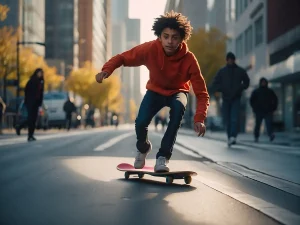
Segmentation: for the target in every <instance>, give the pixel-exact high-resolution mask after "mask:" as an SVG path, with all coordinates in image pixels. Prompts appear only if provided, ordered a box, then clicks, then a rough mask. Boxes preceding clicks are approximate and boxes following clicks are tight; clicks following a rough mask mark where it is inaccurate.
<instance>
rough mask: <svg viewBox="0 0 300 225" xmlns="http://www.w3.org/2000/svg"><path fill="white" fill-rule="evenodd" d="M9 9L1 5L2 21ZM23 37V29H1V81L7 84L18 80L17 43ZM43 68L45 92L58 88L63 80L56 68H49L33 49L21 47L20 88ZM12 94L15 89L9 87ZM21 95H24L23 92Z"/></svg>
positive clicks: (0, 18) (0, 17) (0, 16)
mask: <svg viewBox="0 0 300 225" xmlns="http://www.w3.org/2000/svg"><path fill="white" fill-rule="evenodd" d="M8 11H9V8H8V7H7V6H4V5H1V4H0V20H5V18H6V15H7V12H8ZM20 36H21V29H20V28H18V29H14V28H13V27H3V28H1V29H0V79H1V80H3V81H4V82H6V81H7V80H16V79H17V72H16V66H17V65H16V64H17V62H16V56H17V47H16V46H17V41H18V37H20ZM38 67H40V68H42V69H43V70H44V76H45V90H46V91H47V90H48V88H52V89H55V88H58V87H59V86H60V85H61V83H62V80H63V77H62V76H59V75H58V74H57V72H56V68H55V67H49V66H48V65H47V63H46V62H45V60H44V58H43V57H41V56H38V55H37V54H35V53H34V52H33V50H32V49H31V48H24V47H23V46H20V60H19V68H20V87H21V88H24V87H25V85H26V83H27V81H28V80H29V78H30V76H31V75H32V73H33V71H34V70H35V69H36V68H38ZM7 89H8V90H10V91H11V92H12V93H14V92H15V91H14V90H15V89H16V88H15V87H8V88H7ZM20 94H21V95H23V94H24V93H23V92H21V93H20Z"/></svg>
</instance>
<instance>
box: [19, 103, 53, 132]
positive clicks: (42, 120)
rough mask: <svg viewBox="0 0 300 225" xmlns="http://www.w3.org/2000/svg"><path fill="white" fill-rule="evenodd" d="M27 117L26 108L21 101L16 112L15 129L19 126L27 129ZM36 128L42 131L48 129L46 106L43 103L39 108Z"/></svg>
mask: <svg viewBox="0 0 300 225" xmlns="http://www.w3.org/2000/svg"><path fill="white" fill-rule="evenodd" d="M27 117H28V112H27V108H26V106H25V104H24V101H22V102H21V104H20V106H19V109H18V112H17V118H16V127H20V126H21V127H22V128H27ZM36 128H37V129H44V130H47V129H48V112H47V106H46V105H45V104H44V103H43V104H42V106H41V107H39V110H38V117H37V120H36Z"/></svg>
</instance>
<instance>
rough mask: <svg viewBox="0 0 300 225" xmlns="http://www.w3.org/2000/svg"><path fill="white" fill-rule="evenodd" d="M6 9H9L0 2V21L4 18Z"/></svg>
mask: <svg viewBox="0 0 300 225" xmlns="http://www.w3.org/2000/svg"><path fill="white" fill-rule="evenodd" d="M8 11H9V8H8V7H7V6H6V5H1V4H0V21H3V20H5V19H6V17H7V13H8Z"/></svg>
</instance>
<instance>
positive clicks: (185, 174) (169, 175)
mask: <svg viewBox="0 0 300 225" xmlns="http://www.w3.org/2000/svg"><path fill="white" fill-rule="evenodd" d="M117 170H119V171H124V172H125V173H124V176H125V179H126V180H127V179H129V177H130V175H133V174H136V175H138V177H139V178H140V179H142V178H143V177H144V175H145V174H148V175H151V176H155V177H165V178H166V183H167V184H172V183H173V180H174V179H184V182H185V183H186V184H190V183H191V182H192V176H196V175H197V173H196V172H193V171H172V172H154V167H150V166H145V167H144V168H142V169H135V168H134V167H133V166H132V165H130V164H128V163H121V164H119V165H118V166H117Z"/></svg>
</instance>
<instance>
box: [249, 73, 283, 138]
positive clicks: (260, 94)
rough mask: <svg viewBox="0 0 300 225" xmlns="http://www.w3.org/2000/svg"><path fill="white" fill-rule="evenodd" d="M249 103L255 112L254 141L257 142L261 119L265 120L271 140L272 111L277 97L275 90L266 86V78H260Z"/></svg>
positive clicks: (275, 106)
mask: <svg viewBox="0 0 300 225" xmlns="http://www.w3.org/2000/svg"><path fill="white" fill-rule="evenodd" d="M250 105H251V107H252V109H253V112H254V113H255V129H254V137H255V142H258V138H259V130H260V125H261V123H262V121H263V120H265V122H266V128H267V132H268V135H269V137H270V141H273V140H274V138H275V135H274V134H273V129H272V117H273V112H274V111H275V110H276V109H277V105H278V98H277V96H276V94H275V92H274V91H273V90H272V89H270V88H269V87H268V81H267V79H266V78H261V79H260V81H259V88H257V89H255V90H254V91H253V92H252V94H251V98H250Z"/></svg>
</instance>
